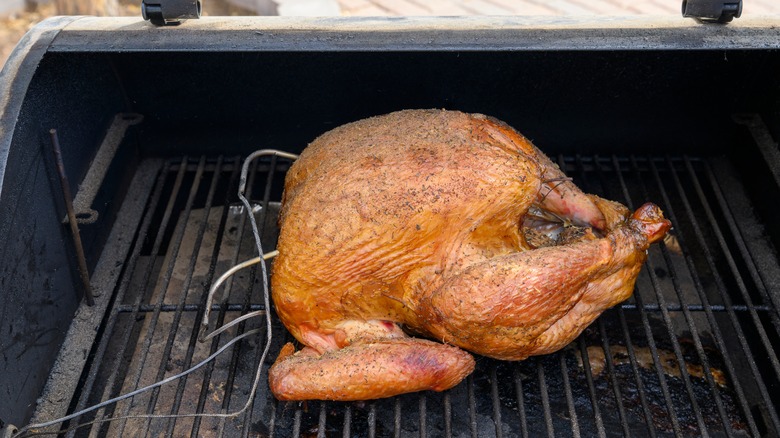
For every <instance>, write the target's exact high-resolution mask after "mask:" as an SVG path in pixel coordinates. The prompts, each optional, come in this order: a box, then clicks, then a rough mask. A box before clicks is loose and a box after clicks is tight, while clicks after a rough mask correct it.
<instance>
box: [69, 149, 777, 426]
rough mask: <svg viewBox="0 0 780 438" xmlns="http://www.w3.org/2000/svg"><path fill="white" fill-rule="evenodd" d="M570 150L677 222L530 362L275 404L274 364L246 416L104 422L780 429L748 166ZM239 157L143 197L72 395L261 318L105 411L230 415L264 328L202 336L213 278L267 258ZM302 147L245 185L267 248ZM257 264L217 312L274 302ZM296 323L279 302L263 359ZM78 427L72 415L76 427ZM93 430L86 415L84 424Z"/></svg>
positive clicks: (100, 390) (574, 167) (768, 288)
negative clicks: (625, 295)
mask: <svg viewBox="0 0 780 438" xmlns="http://www.w3.org/2000/svg"><path fill="white" fill-rule="evenodd" d="M557 162H558V164H559V165H560V166H561V168H562V169H564V170H565V172H566V173H567V175H568V176H571V177H573V178H574V181H575V183H576V184H577V185H579V186H580V187H581V188H582V189H583V190H584V191H586V192H591V193H594V194H597V195H600V196H603V197H605V198H608V199H614V200H616V201H619V202H622V203H624V204H625V205H627V206H628V207H629V208H632V207H633V208H636V207H637V206H638V205H637V204H636V203H637V202H638V201H639V200H642V201H644V200H652V201H653V202H655V203H657V204H658V205H659V206H660V207H661V208H662V209H663V210H664V212H665V214H666V215H667V217H668V218H669V219H670V220H671V221H672V223H673V224H674V226H675V228H674V229H673V230H672V231H671V233H670V236H668V237H667V239H666V240H665V241H664V243H663V244H661V245H656V246H653V247H651V248H650V250H649V257H648V261H647V264H646V266H645V269H643V270H642V273H641V274H640V277H639V279H638V280H637V284H636V291H635V293H634V295H633V296H632V298H630V299H629V300H628V301H627V302H625V303H623V304H621V305H619V306H617V307H615V308H613V309H610V310H609V311H607V312H605V313H604V314H603V315H602V316H601V317H600V318H599V319H598V320H597V321H596V322H594V323H593V324H592V325H591V326H590V327H589V328H588V329H587V330H586V331H585V332H584V333H583V334H582V335H581V336H580V337H579V338H578V339H577V340H576V341H575V342H573V343H572V344H570V345H569V346H568V347H567V348H565V349H563V350H561V351H559V352H557V353H555V354H551V355H548V356H542V357H534V358H530V359H527V360H525V361H522V362H500V361H495V360H491V359H485V358H477V369H476V371H475V373H474V374H473V375H472V376H470V377H469V378H467V379H466V380H465V381H464V382H463V383H461V384H460V385H458V386H457V387H455V388H453V389H451V390H449V391H446V392H444V393H430V392H426V393H420V394H409V395H404V396H400V397H394V398H390V399H384V400H378V401H370V402H352V403H345V402H305V403H295V402H278V401H276V400H275V399H274V398H273V396H272V395H271V394H270V392H269V391H268V386H267V382H266V378H265V375H264V376H263V379H262V381H261V384H260V390H259V393H258V395H257V397H256V398H255V399H254V403H253V404H252V406H251V408H250V409H249V411H248V412H247V413H245V414H242V415H240V416H238V417H236V418H234V419H219V418H210V417H203V418H178V419H175V420H174V419H151V420H150V419H129V420H118V421H113V422H111V423H101V424H95V425H93V426H91V427H92V431H91V432H92V433H97V434H98V435H102V434H106V433H108V434H112V435H117V434H126V435H132V436H138V435H144V434H148V435H153V436H159V435H165V436H183V435H190V434H193V435H199V436H214V435H218V434H224V435H226V436H255V435H260V436H270V435H273V436H300V435H305V436H334V435H342V436H368V437H373V436H499V437H502V436H544V435H547V436H568V435H573V436H607V435H613V434H616V433H624V434H628V435H650V436H666V435H671V434H680V435H690V436H699V435H702V434H705V433H706V434H710V435H714V436H746V435H762V434H767V433H769V434H773V433H774V434H777V433H780V419H778V414H777V411H778V407H780V392H779V391H777V388H778V387H780V362H778V353H777V352H778V351H780V320H779V319H778V316H779V314H778V311H777V308H778V296H777V290H776V289H773V284H774V282H775V279H776V278H778V277H777V276H778V273H780V266H779V265H778V260H777V257H776V255H775V254H774V250H773V248H771V246H770V244H769V243H768V241H767V239H765V238H764V234H763V233H764V230H763V226H762V225H761V224H760V222H759V221H758V220H757V218H756V217H755V216H753V213H752V205H751V204H750V201H749V199H748V197H747V196H746V193H745V191H744V189H743V187H742V186H741V183H740V180H739V179H738V178H737V177H736V176H735V175H736V173H735V172H734V171H733V169H732V168H731V165H730V164H728V162H727V161H725V160H723V159H720V158H709V157H708V158H698V157H697V158H690V157H671V158H670V157H644V156H642V157H639V156H621V157H617V156H605V157H599V156H566V157H557ZM240 165H241V157H189V158H178V159H172V160H170V161H169V162H168V163H167V164H166V165H165V166H164V168H163V170H162V172H161V174H160V176H159V178H158V181H157V185H156V187H155V188H154V190H153V191H152V193H151V195H150V198H149V200H148V202H147V205H146V211H145V213H144V214H145V219H144V220H143V221H142V222H141V225H140V227H139V230H138V231H137V233H136V238H135V239H136V240H135V242H134V245H133V248H132V250H131V255H130V257H129V258H128V260H127V261H126V263H125V266H124V273H123V277H122V279H121V280H120V282H119V284H118V285H117V288H116V290H115V291H114V294H115V297H114V302H113V305H112V307H111V309H110V310H109V313H108V314H107V315H106V317H105V319H104V322H103V325H102V327H101V328H100V330H101V333H102V335H101V336H100V337H99V340H98V342H97V343H96V344H95V345H94V346H93V349H92V351H91V352H90V359H89V360H90V362H89V364H88V367H87V369H86V371H85V372H84V374H83V376H82V383H81V385H80V391H79V392H78V393H77V394H76V397H75V399H74V401H73V402H72V403H71V410H77V409H78V408H81V407H84V406H89V405H91V404H93V403H95V402H98V401H100V400H105V399H108V398H111V397H114V396H116V395H119V394H123V393H126V392H129V391H132V390H133V389H136V388H137V387H141V386H145V385H147V384H150V383H153V382H155V381H157V380H160V379H162V378H165V377H168V376H171V375H173V374H176V373H179V372H181V371H182V370H184V369H187V368H189V367H190V366H192V365H194V364H195V363H197V362H199V361H201V360H202V359H204V358H205V357H206V356H208V355H209V354H211V353H213V352H215V351H216V350H217V349H218V348H219V347H220V346H221V345H224V344H225V343H226V342H227V341H229V340H230V339H231V338H233V337H234V336H236V335H238V334H240V333H245V332H246V331H248V330H251V329H255V328H259V329H260V330H261V333H260V334H259V335H257V336H253V337H251V338H249V339H248V340H245V341H241V342H240V343H239V344H237V345H236V346H235V347H233V348H232V349H230V350H228V351H227V352H225V353H224V354H222V355H221V356H219V357H218V358H217V359H216V360H215V361H214V362H212V363H210V364H208V365H206V366H204V367H203V368H201V369H199V370H197V371H195V372H194V373H192V374H190V375H188V376H187V377H186V378H184V379H182V380H180V381H178V382H174V383H171V384H169V385H166V386H165V387H163V388H161V389H159V390H155V391H150V392H148V393H145V394H143V395H139V396H136V397H135V398H134V399H133V400H132V401H125V402H121V403H119V404H118V405H116V406H115V407H110V408H106V409H104V410H101V411H99V412H98V413H97V414H90V415H85V416H83V417H82V418H80V419H78V420H77V421H73V422H71V423H70V426H73V425H75V424H77V423H83V422H87V421H90V420H93V419H95V418H96V417H97V418H99V417H102V416H126V415H138V414H148V413H154V414H189V413H193V412H205V413H220V412H222V413H226V412H233V411H235V410H238V409H240V408H241V407H242V406H243V405H244V403H245V402H246V400H247V399H248V397H250V396H251V394H249V389H250V387H251V384H252V379H253V377H254V373H255V371H256V367H257V366H258V361H259V357H260V354H261V352H262V348H263V343H264V341H265V333H264V332H263V331H264V327H265V325H264V322H263V321H262V320H261V319H259V318H256V319H252V320H249V321H247V322H245V323H242V324H239V325H238V326H237V327H236V328H234V329H231V330H230V331H228V332H227V333H225V334H223V335H221V336H220V337H219V338H217V340H215V341H214V342H207V343H199V342H198V341H197V336H198V328H199V327H198V326H199V321H200V318H201V316H202V312H203V306H204V303H205V294H206V293H207V291H208V289H209V287H210V285H211V284H212V282H213V281H214V280H216V278H217V277H218V276H219V275H221V273H223V272H224V271H226V270H227V269H228V268H229V267H230V266H232V265H233V264H235V263H236V262H241V261H243V260H246V259H250V258H252V257H254V256H255V254H254V244H253V242H252V237H251V231H250V230H249V223H248V221H247V220H246V219H245V214H244V213H245V212H244V210H243V208H242V207H240V206H239V203H238V199H237V198H236V189H237V183H238V172H239V166H240ZM288 168H289V162H288V161H286V160H284V159H278V158H268V159H264V160H260V161H259V162H258V163H257V164H256V165H255V166H254V167H253V169H252V171H251V174H250V177H249V178H250V179H249V186H248V187H249V190H248V194H249V198H250V199H252V200H254V211H253V213H254V214H255V217H256V218H257V219H258V224H259V225H260V228H261V230H260V231H261V233H262V237H263V241H264V248H265V250H266V251H271V250H273V249H274V248H275V243H276V239H277V236H278V229H277V227H276V216H277V213H278V211H279V204H278V201H279V200H280V199H281V190H282V187H283V181H284V175H285V172H286V170H287V169H288ZM258 275H259V270H257V269H254V268H249V269H246V270H244V271H241V272H239V273H238V274H237V275H236V276H235V277H234V278H233V280H231V281H230V282H228V283H227V284H226V285H225V287H224V288H223V289H221V290H220V291H218V292H217V299H216V300H215V303H216V304H214V305H213V306H212V328H213V327H214V326H215V324H218V325H222V324H224V323H227V322H229V321H231V320H233V319H235V318H237V317H238V316H240V315H242V314H245V313H248V312H250V311H253V310H261V309H262V304H261V303H262V284H261V282H260V280H259V279H258ZM290 340H292V338H291V337H290V335H289V334H287V333H286V332H285V331H284V329H283V327H282V325H281V324H280V323H279V321H278V320H277V319H275V317H274V342H273V345H272V350H271V353H270V355H269V358H268V360H267V363H265V364H262V366H263V367H264V373H265V372H266V371H267V367H268V366H269V365H270V361H271V360H273V358H275V357H276V355H277V354H278V351H279V349H280V348H281V346H282V345H283V344H284V342H287V341H290ZM66 427H67V426H66ZM70 434H71V435H76V436H88V435H89V434H90V429H89V428H88V427H85V428H81V429H78V430H77V431H75V432H71V433H70Z"/></svg>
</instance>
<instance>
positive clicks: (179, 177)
mask: <svg viewBox="0 0 780 438" xmlns="http://www.w3.org/2000/svg"><path fill="white" fill-rule="evenodd" d="M185 160H186V157H185V158H183V159H182V161H185ZM166 168H167V165H166ZM164 170H166V169H164ZM184 175H185V171H184V170H180V171H179V172H177V173H176V180H175V182H174V185H173V191H172V192H171V195H170V196H169V198H168V202H167V203H166V206H165V210H164V212H163V217H162V220H161V223H160V227H159V228H158V230H157V234H156V235H155V239H154V243H153V245H152V247H153V252H152V254H153V257H152V260H150V262H149V263H148V265H147V266H146V268H145V269H144V270H143V283H142V284H144V285H147V284H149V280H150V279H151V274H152V270H153V261H154V255H156V254H157V253H158V252H159V249H160V246H161V245H162V242H163V237H164V233H165V230H166V229H167V227H168V223H169V222H170V218H171V215H172V213H173V207H174V204H175V201H176V198H177V197H178V195H179V192H180V189H181V186H182V182H183V181H184ZM165 176H167V175H166V172H163V173H162V174H161V175H160V181H159V185H158V188H159V190H160V194H161V191H162V189H163V186H164V181H165ZM157 190H158V189H155V192H157ZM158 199H159V195H158V196H157V199H155V200H154V201H155V202H154V204H152V206H151V207H150V210H155V209H156V207H157V200H158ZM147 217H148V218H149V220H150V221H151V218H152V217H153V214H152V213H150V215H149V216H147ZM144 220H146V219H144ZM147 230H148V228H147ZM144 234H145V233H144ZM145 237H146V236H143V237H141V236H139V239H138V240H137V241H136V245H137V251H138V252H137V253H136V254H137V255H138V256H140V252H141V248H142V247H143V241H144V239H145ZM136 260H137V259H136ZM133 264H134V266H133V268H132V270H128V271H126V272H127V274H128V275H126V276H125V277H123V281H122V282H123V287H124V289H125V290H127V287H128V286H129V284H130V278H129V277H130V275H129V273H130V272H132V271H133V270H135V269H136V267H137V261H136V262H135V263H133ZM143 295H144V294H143V293H139V294H138V296H137V297H136V299H135V304H138V305H140V303H141V301H142V300H143ZM118 302H119V299H117V300H115V304H116V303H118ZM115 315H117V313H116V312H112V314H111V317H114V319H113V320H112V321H109V327H112V326H113V324H115V323H116V322H117V320H118V318H116V317H115ZM132 317H133V318H135V317H137V314H135V313H134V314H133V315H132ZM131 330H132V327H130V326H127V327H125V329H124V330H123V332H124V333H123V336H121V337H120V339H122V340H123V342H122V344H121V347H120V351H119V352H118V353H117V354H116V356H115V357H116V361H117V365H116V366H114V367H113V369H112V371H111V373H110V375H109V377H108V379H107V384H106V385H104V392H103V396H102V397H101V400H105V399H108V398H110V396H111V393H112V391H113V388H114V385H115V384H116V379H117V377H118V374H119V372H120V369H121V368H122V367H121V366H120V365H119V363H121V360H122V357H123V355H124V354H125V352H126V351H127V347H128V346H129V343H130V338H131V336H130V334H131ZM103 345H104V346H105V347H108V342H103ZM103 351H105V349H104V350H103ZM101 356H102V355H101ZM101 362H102V361H101ZM96 363H100V362H96ZM93 374H94V373H93ZM90 386H91V385H90ZM90 391H91V388H89V389H88V390H86V391H83V392H82V394H83V395H84V397H83V398H82V401H80V404H81V403H83V404H82V406H85V405H86V401H87V397H88V396H89V393H90ZM117 407H118V406H117ZM115 410H116V407H109V409H108V410H104V409H100V410H98V411H97V413H96V414H95V418H101V417H102V415H103V413H104V412H106V413H107V414H108V415H111V413H112V412H113V411H115ZM99 429H100V427H98V428H93V429H92V430H91V431H90V436H91V437H92V436H98V435H99V432H98V430H99ZM73 433H75V432H72V434H73ZM71 436H72V435H71Z"/></svg>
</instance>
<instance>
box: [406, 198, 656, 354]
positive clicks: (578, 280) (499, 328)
mask: <svg viewBox="0 0 780 438" xmlns="http://www.w3.org/2000/svg"><path fill="white" fill-rule="evenodd" d="M670 227H671V224H670V222H669V221H668V220H666V219H664V218H663V215H662V212H661V210H660V209H659V208H658V207H656V206H655V205H653V204H645V205H644V206H642V207H641V208H640V209H639V210H637V211H636V212H635V213H634V214H633V215H632V216H631V217H630V218H629V219H628V220H626V221H624V222H623V223H622V224H620V225H618V226H617V227H616V228H615V229H614V230H612V231H610V232H609V233H608V234H607V236H606V237H604V238H601V239H595V240H588V241H582V242H578V243H574V244H570V245H563V246H555V247H547V248H539V249H536V250H534V251H525V252H518V253H513V254H509V255H504V256H499V257H494V258H492V259H489V260H486V261H484V262H481V263H478V264H475V265H472V266H470V267H469V268H467V269H465V270H464V271H463V272H461V273H459V274H457V275H455V276H454V277H451V278H449V279H447V280H446V281H445V282H444V284H443V285H442V286H440V287H439V289H438V290H436V291H435V292H434V293H432V294H430V295H429V296H428V297H426V298H425V299H423V300H422V301H421V303H420V308H419V309H418V311H419V312H420V314H421V315H424V316H423V317H421V318H420V321H423V322H424V324H425V330H426V331H427V332H428V333H429V334H430V335H432V336H433V337H434V338H436V339H439V340H441V341H442V342H445V343H450V344H453V345H457V346H459V347H462V348H465V349H468V350H470V351H473V352H475V353H479V354H483V355H486V356H490V357H494V358H497V359H504V360H522V359H525V358H527V357H529V356H533V355H538V354H545V353H547V352H550V351H555V350H557V349H560V348H562V347H563V346H565V345H566V344H568V343H569V342H571V340H573V339H574V338H576V337H577V336H578V335H579V334H580V332H581V331H582V329H584V328H585V327H586V326H587V325H588V324H590V322H592V321H593V320H594V319H595V318H596V317H597V316H598V315H599V314H600V313H601V312H603V311H604V310H605V309H607V308H609V307H611V306H613V305H615V304H617V303H619V302H621V301H623V300H625V299H627V298H628V297H629V296H630V295H631V293H632V291H633V288H634V282H635V279H636V276H637V274H638V271H639V270H640V269H641V266H642V263H644V261H645V259H646V258H647V255H646V250H647V248H648V246H649V245H650V244H651V243H653V242H655V241H657V240H659V239H661V238H662V237H663V236H664V235H665V234H666V232H667V231H668V230H669V228H670Z"/></svg>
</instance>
